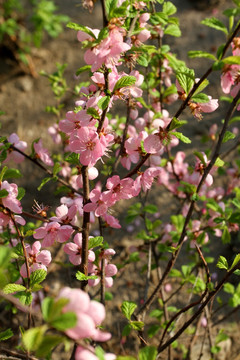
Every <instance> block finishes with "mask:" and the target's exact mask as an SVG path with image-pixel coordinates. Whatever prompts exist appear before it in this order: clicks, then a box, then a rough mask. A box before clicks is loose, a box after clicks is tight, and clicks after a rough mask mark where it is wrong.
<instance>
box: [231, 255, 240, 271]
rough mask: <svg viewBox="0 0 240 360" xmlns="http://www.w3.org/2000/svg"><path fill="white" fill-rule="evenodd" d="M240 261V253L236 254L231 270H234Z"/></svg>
mask: <svg viewBox="0 0 240 360" xmlns="http://www.w3.org/2000/svg"><path fill="white" fill-rule="evenodd" d="M239 261H240V254H237V255H236V256H235V258H234V260H233V263H232V265H231V267H230V269H229V270H232V268H234V266H236V265H237V263H239Z"/></svg>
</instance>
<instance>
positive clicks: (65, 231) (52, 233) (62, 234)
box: [33, 221, 74, 247]
mask: <svg viewBox="0 0 240 360" xmlns="http://www.w3.org/2000/svg"><path fill="white" fill-rule="evenodd" d="M73 231H74V230H73V228H72V227H71V226H69V225H63V226H61V225H60V224H59V223H58V222H56V221H54V222H50V223H48V224H46V223H45V224H44V226H41V227H40V228H38V229H36V232H35V234H33V237H34V239H43V242H42V246H43V247H49V246H52V245H53V244H54V242H55V240H56V241H58V242H60V243H63V242H66V241H68V239H69V238H70V236H71V235H72V233H73Z"/></svg>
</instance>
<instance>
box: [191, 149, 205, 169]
mask: <svg viewBox="0 0 240 360" xmlns="http://www.w3.org/2000/svg"><path fill="white" fill-rule="evenodd" d="M194 155H195V156H196V157H197V158H198V159H199V160H200V161H201V163H202V164H203V165H205V166H206V161H205V159H204V156H203V153H201V152H199V151H194Z"/></svg>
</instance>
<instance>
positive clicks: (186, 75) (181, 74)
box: [176, 66, 195, 94]
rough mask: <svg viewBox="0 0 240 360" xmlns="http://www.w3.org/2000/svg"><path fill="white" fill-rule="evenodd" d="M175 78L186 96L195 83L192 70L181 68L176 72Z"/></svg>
mask: <svg viewBox="0 0 240 360" xmlns="http://www.w3.org/2000/svg"><path fill="white" fill-rule="evenodd" d="M176 78H177V79H178V82H179V84H180V86H181V87H182V88H183V90H184V91H185V93H186V94H188V93H189V91H190V90H191V89H192V87H193V85H194V83H195V73H194V70H192V69H189V68H187V67H183V66H181V67H180V68H179V69H178V71H177V72H176Z"/></svg>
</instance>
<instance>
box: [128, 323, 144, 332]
mask: <svg viewBox="0 0 240 360" xmlns="http://www.w3.org/2000/svg"><path fill="white" fill-rule="evenodd" d="M130 326H131V328H132V329H134V330H138V331H140V330H142V329H143V327H144V322H142V321H131V322H130Z"/></svg>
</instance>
